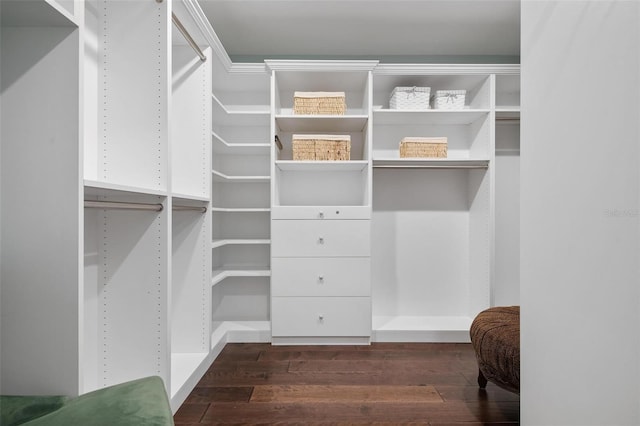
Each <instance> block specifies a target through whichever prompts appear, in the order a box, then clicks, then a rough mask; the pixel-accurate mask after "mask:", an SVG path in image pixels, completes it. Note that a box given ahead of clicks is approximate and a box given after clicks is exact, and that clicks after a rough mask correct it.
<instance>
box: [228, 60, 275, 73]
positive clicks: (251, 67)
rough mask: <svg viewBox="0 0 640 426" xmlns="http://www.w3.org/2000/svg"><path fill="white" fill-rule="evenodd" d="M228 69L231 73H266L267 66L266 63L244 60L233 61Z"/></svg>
mask: <svg viewBox="0 0 640 426" xmlns="http://www.w3.org/2000/svg"><path fill="white" fill-rule="evenodd" d="M227 71H229V73H231V74H264V73H266V72H267V71H268V70H267V67H266V65H265V64H264V63H262V62H260V63H243V62H233V63H232V64H231V67H230V68H227Z"/></svg>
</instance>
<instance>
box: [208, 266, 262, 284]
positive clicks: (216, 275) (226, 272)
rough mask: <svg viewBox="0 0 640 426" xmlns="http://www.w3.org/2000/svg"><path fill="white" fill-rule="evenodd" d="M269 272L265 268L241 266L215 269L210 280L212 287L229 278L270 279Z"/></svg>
mask: <svg viewBox="0 0 640 426" xmlns="http://www.w3.org/2000/svg"><path fill="white" fill-rule="evenodd" d="M270 276H271V270H270V269H268V267H266V266H255V267H249V266H243V267H242V268H224V269H215V270H214V271H213V275H212V278H211V285H212V286H214V285H216V284H218V283H219V282H221V281H223V280H224V279H226V278H229V277H270Z"/></svg>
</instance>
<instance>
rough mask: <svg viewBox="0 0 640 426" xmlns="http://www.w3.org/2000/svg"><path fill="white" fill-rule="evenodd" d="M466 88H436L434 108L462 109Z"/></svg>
mask: <svg viewBox="0 0 640 426" xmlns="http://www.w3.org/2000/svg"><path fill="white" fill-rule="evenodd" d="M466 94H467V91H466V90H436V95H435V96H434V98H433V108H434V109H464V101H465V97H466Z"/></svg>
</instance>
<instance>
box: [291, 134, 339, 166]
mask: <svg viewBox="0 0 640 426" xmlns="http://www.w3.org/2000/svg"><path fill="white" fill-rule="evenodd" d="M291 145H292V147H293V159H294V160H297V161H300V160H315V161H326V160H333V161H336V160H349V159H350V158H351V136H349V135H293V137H292V141H291Z"/></svg>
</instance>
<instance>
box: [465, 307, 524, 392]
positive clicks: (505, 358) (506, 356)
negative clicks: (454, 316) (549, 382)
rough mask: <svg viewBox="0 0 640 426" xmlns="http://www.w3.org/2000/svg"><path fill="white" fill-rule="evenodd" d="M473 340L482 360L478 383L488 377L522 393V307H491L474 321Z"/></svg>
mask: <svg viewBox="0 0 640 426" xmlns="http://www.w3.org/2000/svg"><path fill="white" fill-rule="evenodd" d="M470 334H471V344H472V346H473V349H474V351H475V353H476V359H477V360H478V385H479V386H480V387H481V388H484V387H486V385H487V380H488V381H490V382H492V383H494V384H496V385H498V386H500V387H502V388H504V389H507V390H509V391H511V392H515V393H518V394H519V393H520V307H519V306H506V307H495V308H489V309H487V310H484V311H482V312H480V313H479V314H478V315H477V316H476V318H475V319H474V320H473V323H472V324H471V330H470Z"/></svg>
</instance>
